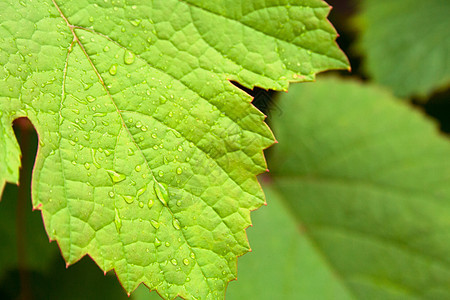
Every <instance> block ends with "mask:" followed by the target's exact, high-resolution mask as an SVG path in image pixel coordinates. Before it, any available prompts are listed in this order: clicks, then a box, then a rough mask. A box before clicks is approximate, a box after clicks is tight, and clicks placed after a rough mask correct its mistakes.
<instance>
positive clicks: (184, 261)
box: [183, 258, 189, 266]
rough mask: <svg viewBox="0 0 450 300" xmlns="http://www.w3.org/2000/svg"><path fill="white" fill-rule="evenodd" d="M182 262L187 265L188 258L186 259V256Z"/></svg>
mask: <svg viewBox="0 0 450 300" xmlns="http://www.w3.org/2000/svg"><path fill="white" fill-rule="evenodd" d="M183 264H184V265H185V266H187V265H189V259H187V258H185V259H183Z"/></svg>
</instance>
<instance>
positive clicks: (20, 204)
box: [14, 118, 33, 300]
mask: <svg viewBox="0 0 450 300" xmlns="http://www.w3.org/2000/svg"><path fill="white" fill-rule="evenodd" d="M14 123H15V125H17V128H18V129H19V144H20V148H21V151H22V168H21V170H20V183H19V189H18V192H17V211H16V236H17V257H18V269H19V276H20V295H19V297H18V299H20V300H30V299H32V293H31V286H30V280H29V273H28V269H27V253H26V234H27V232H26V209H27V201H28V200H29V197H28V195H29V193H30V184H31V182H30V170H31V161H32V160H31V157H30V149H29V147H30V138H31V131H32V130H33V129H32V128H33V126H32V125H31V123H30V121H29V120H28V119H26V118H20V119H18V120H16V121H15V122H14Z"/></svg>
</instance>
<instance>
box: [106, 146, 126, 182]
mask: <svg viewBox="0 0 450 300" xmlns="http://www.w3.org/2000/svg"><path fill="white" fill-rule="evenodd" d="M105 153H106V150H105ZM107 172H108V174H109V177H111V180H112V181H113V182H114V183H118V182H121V181H124V180H125V178H126V176H125V175H124V174H120V173H117V172H114V171H111V170H107Z"/></svg>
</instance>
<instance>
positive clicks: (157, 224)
mask: <svg viewBox="0 0 450 300" xmlns="http://www.w3.org/2000/svg"><path fill="white" fill-rule="evenodd" d="M150 223H151V224H152V226H153V227H154V228H155V229H158V228H159V226H160V225H161V224H159V222H157V221H155V220H151V221H150Z"/></svg>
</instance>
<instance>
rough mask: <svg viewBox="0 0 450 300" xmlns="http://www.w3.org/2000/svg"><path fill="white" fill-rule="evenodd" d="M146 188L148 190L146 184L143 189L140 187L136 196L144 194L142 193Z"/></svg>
mask: <svg viewBox="0 0 450 300" xmlns="http://www.w3.org/2000/svg"><path fill="white" fill-rule="evenodd" d="M146 190H147V187H146V186H144V187H143V188H141V189H139V190H138V191H137V194H136V196H137V197H140V196H142V194H144V193H145V191H146Z"/></svg>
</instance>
